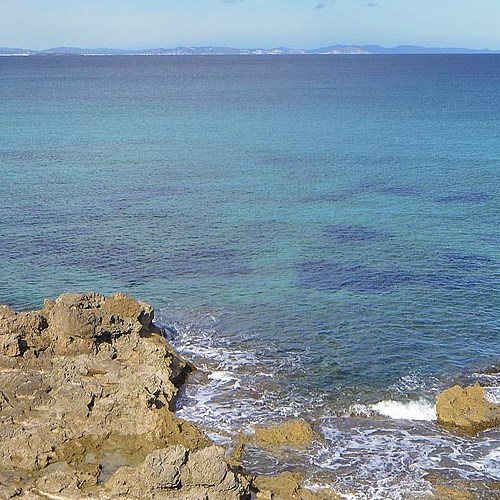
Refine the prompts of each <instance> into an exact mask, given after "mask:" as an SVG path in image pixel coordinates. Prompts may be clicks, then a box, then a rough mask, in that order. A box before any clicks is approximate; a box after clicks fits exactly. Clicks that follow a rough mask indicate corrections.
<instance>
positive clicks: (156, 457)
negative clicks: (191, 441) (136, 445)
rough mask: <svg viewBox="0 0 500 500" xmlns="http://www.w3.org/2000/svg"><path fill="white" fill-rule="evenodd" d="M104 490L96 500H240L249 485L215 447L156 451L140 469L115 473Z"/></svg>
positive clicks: (247, 490) (128, 468)
mask: <svg viewBox="0 0 500 500" xmlns="http://www.w3.org/2000/svg"><path fill="white" fill-rule="evenodd" d="M104 490H105V492H102V493H101V496H100V497H99V498H110V497H108V496H106V495H120V496H122V497H126V498H128V499H134V500H135V499H149V500H153V499H163V498H165V499H177V500H189V499H193V500H194V499H202V498H203V499H204V498H209V499H211V500H212V499H213V500H239V499H241V498H246V497H247V496H248V495H249V485H248V483H246V482H245V480H244V478H242V477H238V476H237V475H236V474H234V473H233V472H232V471H231V469H230V468H229V466H228V465H227V463H226V462H225V460H224V450H223V449H222V448H220V447H218V446H211V447H208V448H204V449H203V450H199V451H197V452H194V453H191V452H189V450H187V449H186V448H184V447H183V446H175V447H172V448H167V449H164V450H155V451H154V452H152V453H150V454H149V455H148V456H147V457H146V459H145V460H144V463H143V464H142V465H141V466H140V467H137V468H131V467H122V468H120V469H118V470H117V471H116V473H115V474H114V475H113V476H112V477H111V478H110V479H109V481H107V483H106V484H105V486H104Z"/></svg>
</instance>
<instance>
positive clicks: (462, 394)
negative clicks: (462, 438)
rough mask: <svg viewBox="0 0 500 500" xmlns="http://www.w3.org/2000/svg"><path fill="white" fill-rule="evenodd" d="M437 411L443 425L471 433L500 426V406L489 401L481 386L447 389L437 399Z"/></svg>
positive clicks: (457, 386)
mask: <svg viewBox="0 0 500 500" xmlns="http://www.w3.org/2000/svg"><path fill="white" fill-rule="evenodd" d="M436 410H437V416H438V421H439V422H440V423H441V424H445V425H453V426H456V427H459V428H462V429H464V430H466V431H469V432H477V431H480V430H483V429H488V428H491V427H496V426H499V425H500V405H498V404H495V403H492V402H491V401H488V399H487V397H486V394H485V391H484V388H483V387H481V386H480V385H479V384H475V385H472V386H469V387H466V388H462V387H460V386H459V385H455V386H454V387H451V388H449V389H446V390H445V391H443V392H442V393H441V394H439V395H438V397H437V402H436Z"/></svg>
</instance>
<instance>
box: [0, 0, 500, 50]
mask: <svg viewBox="0 0 500 500" xmlns="http://www.w3.org/2000/svg"><path fill="white" fill-rule="evenodd" d="M334 44H357V45H361V44H377V45H383V46H394V45H399V44H411V45H425V46H432V47H436V46H441V47H444V46H446V47H470V48H490V49H496V50H498V49H500V0H0V46H6V47H21V48H30V49H35V50H40V49H46V48H50V47H59V46H75V47H87V48H97V47H109V48H126V49H141V48H147V47H149V48H154V47H175V46H179V45H186V46H197V45H224V46H231V47H264V48H270V47H277V46H286V47H292V48H317V47H322V46H327V45H334Z"/></svg>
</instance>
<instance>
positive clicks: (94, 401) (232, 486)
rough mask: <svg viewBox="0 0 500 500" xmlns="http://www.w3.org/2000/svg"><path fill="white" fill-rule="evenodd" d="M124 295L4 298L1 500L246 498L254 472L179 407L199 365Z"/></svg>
mask: <svg viewBox="0 0 500 500" xmlns="http://www.w3.org/2000/svg"><path fill="white" fill-rule="evenodd" d="M152 321H153V309H152V308H151V306H149V305H147V304H144V303H143V302H139V301H136V300H135V299H132V298H131V297H128V296H126V295H123V294H121V293H116V294H114V295H112V296H110V297H104V296H103V295H100V294H96V293H84V294H66V295H62V296H61V297H59V298H58V299H57V300H55V301H51V300H46V301H45V303H44V307H43V308H42V309H41V310H40V311H33V312H16V311H14V310H13V309H11V308H9V307H7V306H0V443H1V446H0V498H2V499H3V498H15V497H16V496H19V495H21V494H22V495H24V496H23V498H68V499H70V498H85V497H91V498H101V499H107V498H121V497H123V498H150V499H157V498H158V499H159V498H186V499H188V498H205V497H207V495H208V493H210V495H209V498H214V499H217V498H221V499H222V498H228V499H233V498H234V499H237V498H245V497H246V496H247V494H248V481H246V479H245V478H244V477H243V476H242V475H241V474H238V473H235V472H233V471H232V470H231V469H230V467H229V466H228V465H227V463H226V461H225V459H224V453H223V451H222V450H221V449H219V448H217V447H213V446H211V442H210V441H209V440H208V439H207V438H206V437H205V436H204V435H203V434H202V433H201V432H200V431H199V430H198V429H197V428H196V427H195V426H193V425H192V424H190V423H189V422H186V421H184V420H181V419H179V418H177V417H176V416H175V415H174V413H173V409H174V406H175V398H176V395H177V392H178V387H179V384H181V383H182V382H183V381H184V379H185V377H186V376H187V374H188V373H189V372H190V371H191V370H192V369H193V368H192V366H191V365H190V364H189V363H187V362H186V361H184V360H183V359H181V358H180V357H179V356H178V355H177V354H176V353H174V351H173V350H172V348H171V347H170V346H169V345H168V343H167V342H166V340H165V338H164V337H163V335H162V334H161V332H160V331H159V330H158V328H157V327H156V326H155V325H154V324H153V323H152Z"/></svg>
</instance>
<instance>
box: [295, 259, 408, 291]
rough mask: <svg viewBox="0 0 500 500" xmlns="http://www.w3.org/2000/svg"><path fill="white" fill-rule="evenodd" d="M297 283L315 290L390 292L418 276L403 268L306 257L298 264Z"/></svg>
mask: <svg viewBox="0 0 500 500" xmlns="http://www.w3.org/2000/svg"><path fill="white" fill-rule="evenodd" d="M297 272H298V278H299V283H300V285H301V286H303V287H306V288H314V289H318V290H328V291H340V290H348V291H350V292H357V293H384V292H389V291H390V290H392V289H393V288H394V287H395V286H397V285H404V284H408V283H412V282H415V281H416V280H418V277H417V276H416V275H415V274H414V273H412V272H410V271H406V270H404V269H397V268H391V269H374V268H371V267H368V266H365V265H349V264H347V265H346V264H343V263H341V262H338V261H330V260H309V261H305V262H302V263H300V264H299V265H298V266H297Z"/></svg>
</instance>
